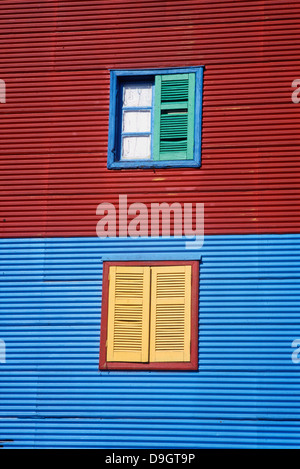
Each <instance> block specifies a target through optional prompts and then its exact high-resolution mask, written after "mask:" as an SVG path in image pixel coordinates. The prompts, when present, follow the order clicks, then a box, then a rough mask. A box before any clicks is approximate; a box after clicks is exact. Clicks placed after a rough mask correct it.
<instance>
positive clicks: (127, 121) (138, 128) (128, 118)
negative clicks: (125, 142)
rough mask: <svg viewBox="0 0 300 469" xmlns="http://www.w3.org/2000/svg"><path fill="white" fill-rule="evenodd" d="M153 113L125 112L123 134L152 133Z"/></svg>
mask: <svg viewBox="0 0 300 469" xmlns="http://www.w3.org/2000/svg"><path fill="white" fill-rule="evenodd" d="M150 131H151V112H150V111H139V112H135V111H124V112H123V132H131V133H135V132H150Z"/></svg>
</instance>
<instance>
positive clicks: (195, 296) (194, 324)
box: [99, 261, 199, 371]
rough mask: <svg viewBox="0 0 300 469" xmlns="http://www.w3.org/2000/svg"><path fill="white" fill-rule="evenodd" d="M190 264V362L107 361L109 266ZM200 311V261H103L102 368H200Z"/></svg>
mask: <svg viewBox="0 0 300 469" xmlns="http://www.w3.org/2000/svg"><path fill="white" fill-rule="evenodd" d="M172 265H190V266H191V267H192V286H191V360H190V361H189V362H156V363H151V362H150V363H129V362H107V361H106V341H107V321H108V290H109V281H108V275H109V268H110V267H111V266H172ZM198 312H199V261H154V262H150V261H149V262H139V261H137V262H103V285H102V308H101V333H100V359H99V369H100V370H165V371H167V370H178V371H181V370H198V314H199V313H198Z"/></svg>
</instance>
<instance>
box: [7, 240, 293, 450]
mask: <svg viewBox="0 0 300 469" xmlns="http://www.w3.org/2000/svg"><path fill="white" fill-rule="evenodd" d="M143 244H144V245H143V247H141V246H140V245H139V243H136V242H132V243H131V245H130V246H128V241H126V240H124V241H123V242H121V241H117V242H112V241H109V242H107V243H106V242H105V241H102V242H101V241H99V239H97V238H73V239H70V238H69V239H64V240H63V239H60V238H56V239H51V238H47V239H44V240H43V239H40V240H38V239H20V240H13V241H11V240H2V242H1V250H2V253H3V258H2V261H1V273H2V275H3V274H4V276H5V279H6V281H5V282H3V283H2V285H1V287H0V294H1V308H2V313H1V317H0V321H1V331H2V338H3V339H4V340H5V342H6V345H7V363H6V365H4V366H3V365H2V370H1V374H0V382H1V390H2V395H1V403H0V419H1V420H0V422H1V423H0V428H1V435H3V437H1V439H2V438H3V439H7V440H11V441H9V442H6V443H3V444H4V446H5V447H8V448H10V447H29V446H30V447H49V446H51V447H64V446H66V445H67V446H69V447H93V446H96V447H102V448H116V447H117V448H122V447H123V448H132V447H137V448H164V447H166V448H195V447H196V448H205V447H224V448H228V447H248V448H256V447H299V444H300V438H299V425H298V424H299V418H300V411H299V409H300V406H299V400H300V398H299V385H300V377H299V365H298V367H297V365H295V364H294V363H293V362H292V352H293V348H292V347H291V346H292V342H293V341H294V340H295V338H299V337H300V319H299V283H300V279H299V267H300V258H299V246H300V235H273V236H269V235H262V236H261V235H259V236H258V235H251V236H238V235H236V236H222V237H221V236H209V237H207V238H206V241H205V245H204V247H203V249H202V262H201V266H200V290H199V291H200V302H199V370H198V371H193V372H165V371H163V372H133V371H128V372H124V371H118V372H116V371H114V372H107V371H103V372H99V371H98V362H99V337H100V317H101V284H102V281H101V280H102V262H101V256H104V255H109V254H110V253H114V254H115V253H116V251H118V250H119V251H122V250H123V251H124V249H125V248H126V250H127V252H131V253H139V252H143V254H144V256H149V257H150V256H151V255H153V254H155V253H157V251H158V250H160V252H161V253H162V258H163V257H164V255H167V254H168V253H169V251H170V242H169V241H165V242H163V241H149V242H148V243H147V244H146V246H145V243H143ZM172 250H173V254H174V257H175V258H176V256H178V255H180V254H181V253H182V252H183V251H184V243H183V242H182V241H178V242H177V243H176V244H174V245H172ZM295 252H298V254H297V255H295ZM2 418H4V420H2Z"/></svg>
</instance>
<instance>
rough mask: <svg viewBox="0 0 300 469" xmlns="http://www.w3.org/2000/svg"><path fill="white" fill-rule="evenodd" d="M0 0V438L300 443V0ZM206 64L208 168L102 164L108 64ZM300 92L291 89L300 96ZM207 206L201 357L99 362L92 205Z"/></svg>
mask: <svg viewBox="0 0 300 469" xmlns="http://www.w3.org/2000/svg"><path fill="white" fill-rule="evenodd" d="M2 3H3V4H1V5H0V13H1V14H0V29H1V32H0V36H1V40H2V43H3V47H1V50H0V79H4V80H5V82H6V85H7V102H6V104H0V158H1V159H0V168H1V176H0V177H1V185H0V192H1V217H0V238H1V240H0V249H1V258H0V262H1V264H0V266H1V267H0V275H1V280H2V282H1V285H0V294H1V300H0V309H1V316H0V323H1V327H0V339H1V340H4V341H5V343H6V363H5V364H2V363H0V382H1V399H0V419H1V420H0V446H4V447H7V448H12V447H26V448H28V447H49V446H51V447H59V446H60V447H65V446H68V447H99V448H100V447H103V448H109V447H111V448H115V447H116V446H117V447H119V448H122V447H124V448H132V447H139V448H147V447H149V448H160V447H165V448H202V447H226V448H227V447H239V446H241V447H249V448H256V447H299V444H300V441H299V366H300V365H298V366H297V365H295V364H294V363H293V362H292V352H293V348H292V347H291V346H292V342H293V341H294V340H295V339H298V338H300V331H299V321H300V320H299V282H300V278H299V242H300V234H299V232H300V231H299V230H300V220H299V149H300V142H299V109H300V108H299V107H298V106H297V105H296V104H294V103H293V102H292V100H291V93H292V91H293V89H292V88H291V84H292V82H293V80H294V79H295V78H300V77H298V76H297V73H298V71H299V47H298V46H299V42H300V38H299V23H300V2H298V1H297V2H293V3H290V2H286V1H282V0H281V1H280V0H271V1H268V2H265V1H262V0H259V1H251V2H248V1H238V0H231V1H214V0H212V1H211V0H210V1H204V0H188V1H181V0H175V1H174V0H172V1H165V0H152V1H146V2H140V1H137V0H125V1H124V0H123V1H122V2H121V1H119V0H116V1H115V0H114V1H105V0H103V1H102V0H101V1H100V0H86V1H84V2H82V1H81V0H77V1H76V0H72V1H62V0H61V1H58V0H55V1H54V0H51V1H50V0H49V1H48V0H44V1H43V2H40V1H35V0H31V1H30V2H20V1H17V0H8V1H6V2H2ZM201 65H204V66H205V72H204V96H203V129H202V130H203V139H202V166H201V168H197V169H176V170H175V169H174V170H155V171H154V170H143V171H139V170H135V171H109V170H107V168H106V163H107V135H108V110H109V109H108V107H109V69H111V68H133V69H136V68H151V67H152V68H158V67H164V68H166V67H183V66H184V67H187V66H201ZM299 106H300V104H299ZM119 194H126V195H128V203H132V202H143V203H147V204H150V203H151V202H164V201H166V202H169V203H171V202H173V201H179V202H181V203H184V202H193V203H196V202H200V203H204V204H205V242H204V246H203V248H202V249H201V250H200V251H199V252H198V253H196V254H195V255H198V256H201V259H202V260H201V266H200V284H199V292H200V304H199V371H198V372H177V373H175V372H99V370H98V359H99V337H100V318H101V288H102V283H101V280H102V261H103V259H106V258H107V257H109V256H116V255H117V256H121V255H122V254H123V253H125V252H126V253H129V254H130V255H131V256H132V258H135V257H138V256H144V257H145V256H146V257H147V256H148V257H149V258H151V257H152V256H154V255H157V253H160V254H161V256H162V259H163V258H164V256H165V257H167V256H170V253H171V255H172V256H174V259H176V257H180V256H182V255H183V254H184V252H185V251H184V242H183V241H180V240H177V241H174V242H172V243H171V241H169V242H166V241H163V240H160V241H157V240H148V241H141V242H136V241H132V240H115V241H113V240H100V239H98V238H97V237H96V224H97V221H98V219H99V217H98V216H96V208H97V206H98V204H99V203H101V202H112V203H117V201H118V196H119Z"/></svg>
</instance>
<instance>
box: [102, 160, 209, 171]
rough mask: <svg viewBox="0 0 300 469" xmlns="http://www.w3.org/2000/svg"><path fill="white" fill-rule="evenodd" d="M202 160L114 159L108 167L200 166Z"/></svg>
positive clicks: (128, 168) (129, 168)
mask: <svg viewBox="0 0 300 469" xmlns="http://www.w3.org/2000/svg"><path fill="white" fill-rule="evenodd" d="M199 167H200V162H197V161H195V160H185V161H183V160H182V161H179V160H178V161H144V160H136V161H114V162H112V163H108V164H107V168H108V169H118V170H120V169H125V170H126V169H127V170H131V169H155V168H199Z"/></svg>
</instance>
